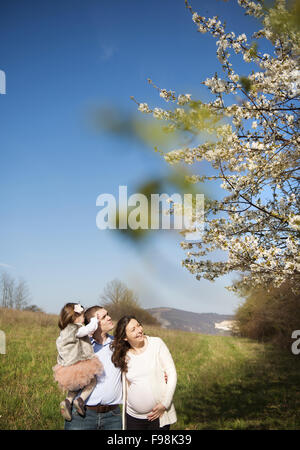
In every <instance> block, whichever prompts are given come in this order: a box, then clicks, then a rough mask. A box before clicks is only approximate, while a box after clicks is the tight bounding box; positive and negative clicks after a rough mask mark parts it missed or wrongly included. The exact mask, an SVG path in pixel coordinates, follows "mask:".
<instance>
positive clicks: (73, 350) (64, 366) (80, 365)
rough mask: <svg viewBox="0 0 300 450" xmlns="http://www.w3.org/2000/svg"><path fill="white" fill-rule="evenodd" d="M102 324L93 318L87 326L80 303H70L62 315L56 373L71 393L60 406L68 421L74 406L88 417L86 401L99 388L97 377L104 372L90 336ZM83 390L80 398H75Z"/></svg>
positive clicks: (63, 309)
mask: <svg viewBox="0 0 300 450" xmlns="http://www.w3.org/2000/svg"><path fill="white" fill-rule="evenodd" d="M98 321H99V319H98V317H92V318H91V321H90V323H89V324H88V325H86V326H84V325H83V324H84V314H83V307H82V306H81V305H80V304H79V303H67V304H66V305H65V306H64V307H63V308H62V310H61V312H60V318H59V322H58V326H59V328H60V329H61V332H60V335H59V337H58V338H57V340H56V347H57V351H58V357H57V363H58V364H56V366H54V367H53V372H54V379H55V381H57V382H58V384H59V387H60V388H61V389H62V390H64V391H65V390H66V391H68V393H67V396H66V399H65V400H63V401H62V402H61V403H60V411H61V414H62V416H63V417H64V418H65V419H66V420H68V421H70V420H72V403H74V406H75V408H76V409H77V412H78V414H80V415H81V416H83V417H84V416H85V406H84V402H85V401H86V399H87V398H88V397H89V395H90V394H91V392H92V391H93V389H94V387H95V386H96V382H97V379H96V375H100V373H101V372H102V370H103V366H102V364H101V362H100V361H99V359H98V357H97V356H96V355H95V353H94V350H93V347H92V344H91V342H90V339H89V336H88V335H92V334H93V333H94V332H95V331H96V330H97V328H98ZM81 389H82V391H81V394H80V397H78V398H76V399H75V397H76V395H77V394H78V391H79V390H81ZM74 399H75V400H74Z"/></svg>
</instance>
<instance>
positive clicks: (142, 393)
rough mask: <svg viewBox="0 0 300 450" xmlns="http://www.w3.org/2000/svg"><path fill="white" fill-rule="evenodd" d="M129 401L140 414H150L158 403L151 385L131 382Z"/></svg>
mask: <svg viewBox="0 0 300 450" xmlns="http://www.w3.org/2000/svg"><path fill="white" fill-rule="evenodd" d="M127 403H128V406H129V408H130V409H131V410H133V411H135V412H136V413H138V414H148V413H150V411H151V410H152V408H154V406H155V405H156V401H155V399H154V397H153V394H152V391H151V389H150V387H149V386H145V385H143V386H140V385H138V384H131V385H130V386H129V388H128V395H127Z"/></svg>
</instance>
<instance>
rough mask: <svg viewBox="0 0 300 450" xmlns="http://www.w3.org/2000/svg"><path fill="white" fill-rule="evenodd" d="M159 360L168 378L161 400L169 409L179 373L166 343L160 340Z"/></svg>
mask: <svg viewBox="0 0 300 450" xmlns="http://www.w3.org/2000/svg"><path fill="white" fill-rule="evenodd" d="M159 359H160V362H161V365H162V368H163V370H164V371H165V372H166V374H167V376H168V382H167V389H166V390H165V394H164V396H163V398H162V400H161V403H162V404H163V405H164V406H165V407H166V408H167V409H169V408H170V406H171V403H172V400H173V395H174V392H175V388H176V383H177V373H176V368H175V364H174V361H173V358H172V356H171V353H170V351H169V349H168V347H167V346H166V344H165V343H164V341H163V340H161V339H160V347H159Z"/></svg>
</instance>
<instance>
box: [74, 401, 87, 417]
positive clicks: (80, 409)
mask: <svg viewBox="0 0 300 450" xmlns="http://www.w3.org/2000/svg"><path fill="white" fill-rule="evenodd" d="M73 404H74V406H75V408H76V410H77V412H78V414H79V415H80V416H82V417H85V406H84V401H83V400H82V398H81V397H78V398H76V399H75V400H74V402H73Z"/></svg>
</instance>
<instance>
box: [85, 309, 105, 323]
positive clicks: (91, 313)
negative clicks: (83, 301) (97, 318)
mask: <svg viewBox="0 0 300 450" xmlns="http://www.w3.org/2000/svg"><path fill="white" fill-rule="evenodd" d="M98 309H103V306H100V305H95V306H91V307H90V308H88V309H86V310H85V311H84V324H85V325H87V324H88V323H89V322H90V320H91V318H92V317H94V315H95V313H96V312H97V311H98Z"/></svg>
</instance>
